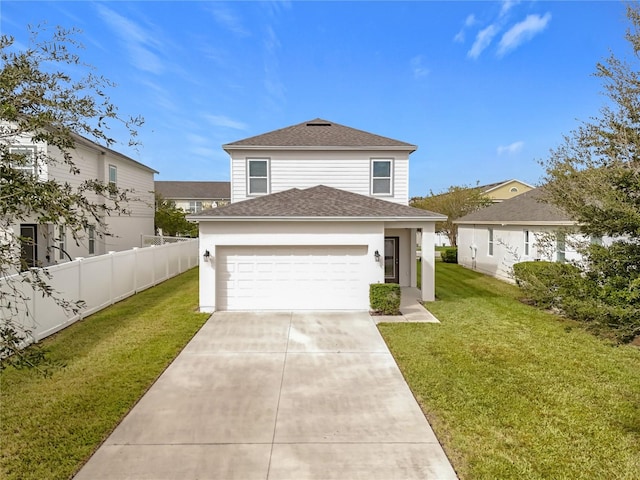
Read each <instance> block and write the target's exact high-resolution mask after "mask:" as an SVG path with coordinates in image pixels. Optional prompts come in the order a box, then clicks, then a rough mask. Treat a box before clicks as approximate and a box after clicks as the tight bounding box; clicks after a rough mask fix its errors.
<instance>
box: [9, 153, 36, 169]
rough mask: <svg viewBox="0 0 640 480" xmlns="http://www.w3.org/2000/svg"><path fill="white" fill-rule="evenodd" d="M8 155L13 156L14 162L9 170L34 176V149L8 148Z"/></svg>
mask: <svg viewBox="0 0 640 480" xmlns="http://www.w3.org/2000/svg"><path fill="white" fill-rule="evenodd" d="M9 153H10V154H11V155H15V157H14V158H15V159H14V161H12V162H11V168H13V169H15V170H20V171H22V172H24V173H28V174H30V175H35V174H36V147H34V146H20V147H9Z"/></svg>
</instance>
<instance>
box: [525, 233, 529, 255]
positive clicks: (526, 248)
mask: <svg viewBox="0 0 640 480" xmlns="http://www.w3.org/2000/svg"><path fill="white" fill-rule="evenodd" d="M529 245H530V242H529V230H525V231H524V254H525V255H527V256H528V255H529Z"/></svg>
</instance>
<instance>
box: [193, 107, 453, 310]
mask: <svg viewBox="0 0 640 480" xmlns="http://www.w3.org/2000/svg"><path fill="white" fill-rule="evenodd" d="M223 148H224V150H225V151H226V152H227V153H228V154H229V156H230V157H231V204H230V205H228V206H225V207H219V208H215V209H211V210H207V211H203V212H201V213H199V214H194V215H191V216H190V217H189V219H190V220H194V221H197V222H198V223H199V235H200V249H201V251H200V258H201V263H200V310H201V311H206V312H210V311H215V310H368V309H369V285H370V284H372V283H384V282H393V283H398V284H400V285H401V286H407V287H416V286H417V274H418V272H417V268H418V267H417V265H416V260H415V252H416V232H417V231H418V230H419V229H421V230H422V232H423V235H422V240H421V243H422V245H421V247H422V262H421V266H420V267H419V268H421V275H422V287H421V288H422V290H421V297H422V299H423V300H434V271H435V261H434V234H435V222H436V221H438V220H444V219H445V217H444V216H442V215H440V214H438V213H434V212H429V211H426V210H420V209H416V208H412V207H409V206H408V200H409V197H408V193H409V155H410V154H411V153H412V152H413V151H415V150H416V148H417V147H416V146H415V145H412V144H410V143H406V142H402V141H399V140H394V139H391V138H388V137H383V136H380V135H376V134H373V133H369V132H365V131H362V130H358V129H355V128H351V127H347V126H344V125H340V124H337V123H335V122H331V121H328V120H324V119H319V118H317V119H314V120H310V121H307V122H303V123H300V124H297V125H292V126H290V127H286V128H282V129H279V130H275V131H272V132H268V133H265V134H262V135H257V136H255V137H250V138H246V139H243V140H239V141H236V142H232V143H228V144H226V145H223Z"/></svg>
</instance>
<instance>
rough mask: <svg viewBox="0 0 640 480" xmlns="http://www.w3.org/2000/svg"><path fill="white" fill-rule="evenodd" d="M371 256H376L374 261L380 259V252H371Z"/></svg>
mask: <svg viewBox="0 0 640 480" xmlns="http://www.w3.org/2000/svg"><path fill="white" fill-rule="evenodd" d="M373 256H374V257H375V258H376V262H379V261H380V252H379V251H378V250H376V251H375V253H374V254H373Z"/></svg>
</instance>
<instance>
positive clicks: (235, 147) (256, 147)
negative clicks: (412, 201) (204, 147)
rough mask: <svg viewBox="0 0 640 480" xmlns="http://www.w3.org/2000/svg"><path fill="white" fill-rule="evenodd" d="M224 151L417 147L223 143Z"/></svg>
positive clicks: (400, 148) (410, 148) (409, 147)
mask: <svg viewBox="0 0 640 480" xmlns="http://www.w3.org/2000/svg"><path fill="white" fill-rule="evenodd" d="M222 148H223V149H224V151H225V152H227V153H231V151H235V150H303V151H318V150H320V151H327V150H328V151H344V150H373V151H385V150H386V151H388V150H397V151H401V152H409V153H412V152H415V151H416V150H417V149H418V147H417V146H416V145H385V146H382V145H333V146H322V145H298V146H294V145H223V146H222Z"/></svg>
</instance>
